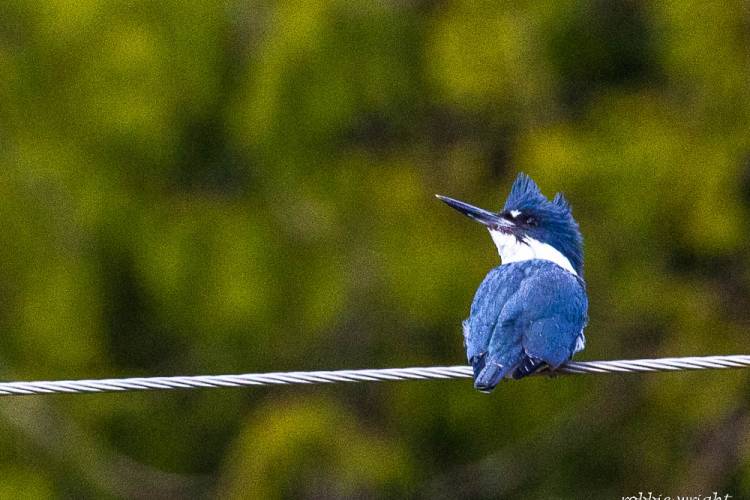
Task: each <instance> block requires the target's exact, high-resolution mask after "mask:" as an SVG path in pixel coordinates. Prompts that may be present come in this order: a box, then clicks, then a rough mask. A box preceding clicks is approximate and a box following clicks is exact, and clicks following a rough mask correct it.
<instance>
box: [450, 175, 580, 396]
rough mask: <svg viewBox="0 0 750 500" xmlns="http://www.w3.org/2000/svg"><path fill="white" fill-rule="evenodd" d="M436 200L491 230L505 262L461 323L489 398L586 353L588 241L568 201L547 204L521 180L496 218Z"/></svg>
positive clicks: (476, 377)
mask: <svg viewBox="0 0 750 500" xmlns="http://www.w3.org/2000/svg"><path fill="white" fill-rule="evenodd" d="M438 198H439V199H440V200H442V201H444V202H445V203H447V204H448V205H450V206H451V207H453V208H455V209H456V210H458V211H459V212H461V213H463V214H465V215H467V216H469V217H471V218H472V219H474V220H476V221H477V222H479V223H481V224H483V225H485V226H486V227H487V229H488V230H489V232H490V236H491V237H492V240H493V241H494V243H495V245H496V246H497V250H498V252H499V253H500V259H501V260H502V265H500V266H497V267H496V268H494V269H492V270H491V271H490V272H489V273H488V274H487V276H486V277H485V278H484V281H482V284H481V285H480V286H479V289H478V290H477V292H476V295H475V296H474V301H473V303H472V304H471V312H470V315H469V318H468V319H466V320H465V321H464V322H463V330H464V345H465V347H466V356H467V358H468V360H469V363H471V366H472V367H473V369H474V387H475V388H476V389H478V390H480V391H483V392H491V391H492V390H493V389H494V388H495V386H496V385H497V384H498V383H500V381H501V380H502V379H503V378H513V379H519V378H522V377H525V376H527V375H530V374H532V373H534V372H535V371H537V370H539V369H540V368H541V367H543V366H545V365H547V366H548V367H549V368H550V369H551V370H555V369H556V368H558V367H559V366H560V365H562V364H563V363H565V362H566V361H567V360H569V359H570V358H571V357H572V356H573V354H575V353H576V352H578V351H581V350H582V349H583V348H584V346H585V343H586V339H585V337H584V335H583V329H584V327H585V326H586V323H587V322H588V297H587V296H586V282H585V281H584V280H583V238H582V236H581V232H580V230H579V229H578V223H577V222H576V221H575V219H573V214H572V211H571V207H570V204H569V203H568V201H567V200H566V199H565V197H564V196H563V195H562V194H560V193H558V194H557V195H556V196H555V197H554V199H553V200H552V201H549V200H548V199H547V198H545V196H544V195H543V194H542V192H541V191H540V190H539V187H538V186H537V185H536V183H534V181H533V180H532V179H531V178H530V177H529V176H528V175H526V174H523V173H521V174H519V175H518V177H517V178H516V180H515V182H514V183H513V187H512V188H511V191H510V195H509V196H508V199H507V200H506V201H505V206H504V207H503V209H502V211H500V212H497V213H495V212H490V211H487V210H483V209H481V208H477V207H474V206H472V205H469V204H468V203H464V202H462V201H458V200H454V199H452V198H448V197H447V196H440V195H438Z"/></svg>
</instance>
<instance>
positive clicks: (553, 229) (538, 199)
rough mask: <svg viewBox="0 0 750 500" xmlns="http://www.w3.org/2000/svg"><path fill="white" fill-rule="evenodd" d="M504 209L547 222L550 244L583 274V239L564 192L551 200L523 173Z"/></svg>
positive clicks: (511, 191) (512, 189) (519, 175)
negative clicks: (531, 215) (531, 214)
mask: <svg viewBox="0 0 750 500" xmlns="http://www.w3.org/2000/svg"><path fill="white" fill-rule="evenodd" d="M503 210H504V211H508V212H510V211H513V210H518V211H519V212H524V213H526V212H528V213H533V214H535V215H536V216H538V218H539V219H540V220H543V221H544V226H545V228H546V230H547V231H546V236H548V237H549V238H550V241H546V242H547V243H550V244H552V246H553V247H555V248H556V249H558V250H559V251H560V252H562V253H563V254H564V255H565V256H566V257H567V258H568V260H570V262H571V264H572V265H573V267H574V268H575V269H576V272H578V274H579V275H582V274H581V273H582V271H583V249H582V245H583V238H582V236H581V233H580V230H579V228H578V223H577V222H576V221H575V219H574V218H573V211H572V209H571V206H570V203H569V202H568V200H567V199H566V198H565V196H563V194H562V193H557V194H556V195H555V197H554V198H553V199H552V201H550V200H549V199H547V198H546V197H545V196H544V195H543V194H542V191H541V190H540V189H539V186H537V185H536V183H535V182H534V181H533V180H532V179H531V177H529V176H528V175H526V174H525V173H523V172H521V173H520V174H518V177H516V180H515V182H513V187H512V188H511V190H510V194H509V195H508V199H507V200H506V201H505V206H504V207H503Z"/></svg>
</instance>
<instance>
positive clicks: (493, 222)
mask: <svg viewBox="0 0 750 500" xmlns="http://www.w3.org/2000/svg"><path fill="white" fill-rule="evenodd" d="M435 196H437V198H438V199H439V200H440V201H442V202H444V203H446V204H447V205H449V206H451V207H453V208H455V209H456V210H458V211H459V212H461V213H462V214H464V215H466V216H467V217H471V218H472V219H474V220H475V221H477V222H479V223H480V224H484V225H485V226H487V227H488V228H490V229H496V230H505V231H509V230H510V229H511V228H513V227H515V225H514V224H513V223H512V222H511V221H509V220H507V219H505V218H504V217H502V216H500V215H498V214H496V213H494V212H490V211H488V210H485V209H483V208H479V207H475V206H474V205H469V204H468V203H464V202H463V201H459V200H454V199H453V198H448V197H447V196H441V195H439V194H436V195H435Z"/></svg>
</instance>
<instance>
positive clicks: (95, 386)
mask: <svg viewBox="0 0 750 500" xmlns="http://www.w3.org/2000/svg"><path fill="white" fill-rule="evenodd" d="M747 367H750V355H730V356H702V357H684V358H659V359H630V360H618V361H569V362H567V363H565V364H564V365H562V366H561V367H560V368H558V369H557V370H555V372H554V373H555V374H573V375H581V374H602V373H643V372H668V371H683V370H716V369H726V368H747ZM544 374H550V371H549V369H548V368H546V367H545V368H543V369H541V370H539V371H538V372H536V373H535V375H544ZM471 376H472V370H471V367H470V366H430V367H415V368H383V369H365V370H336V371H309V372H271V373H245V374H238V375H199V376H190V377H146V378H143V377H141V378H137V377H136V378H120V379H99V380H55V381H38V382H0V396H25V395H32V394H55V393H67V394H83V393H96V392H125V391H152V390H173V389H203V388H206V389H207V388H220V387H244V386H255V385H292V384H334V383H339V382H381V381H395V380H427V379H453V378H471Z"/></svg>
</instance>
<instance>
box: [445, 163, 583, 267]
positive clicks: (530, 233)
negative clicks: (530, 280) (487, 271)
mask: <svg viewBox="0 0 750 500" xmlns="http://www.w3.org/2000/svg"><path fill="white" fill-rule="evenodd" d="M438 198H440V199H441V200H442V201H444V202H445V203H447V204H448V205H450V206H451V207H453V208H455V209H456V210H458V211H459V212H461V213H463V214H465V215H467V216H469V217H471V218H472V219H474V220H476V221H478V222H480V223H482V224H484V225H485V226H486V227H487V229H489V231H490V234H491V235H492V239H493V240H494V242H495V244H496V245H497V248H498V251H499V253H500V257H501V258H502V260H503V264H507V263H510V262H517V261H521V260H527V259H546V260H551V261H553V262H555V263H557V264H558V265H560V266H561V267H563V268H566V269H568V270H569V271H572V272H575V273H576V274H577V275H578V276H581V277H583V237H582V236H581V231H580V230H579V229H578V223H577V222H576V221H575V219H574V218H573V212H572V210H571V208H570V203H568V201H567V200H566V199H565V197H564V196H563V195H562V194H561V193H557V194H556V195H555V197H554V198H553V199H552V201H550V200H548V199H547V198H546V197H545V196H544V195H543V194H542V192H541V191H540V189H539V187H538V186H537V185H536V183H535V182H534V181H533V180H532V179H531V177H529V176H528V175H526V174H524V173H521V174H518V177H516V180H515V182H514V183H513V187H512V188H511V190H510V194H509V195H508V199H507V200H506V201H505V206H504V207H503V209H502V210H501V211H499V212H490V211H487V210H483V209H481V208H478V207H475V206H472V205H469V204H468V203H464V202H462V201H458V200H454V199H453V198H448V197H447V196H439V195H438Z"/></svg>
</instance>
